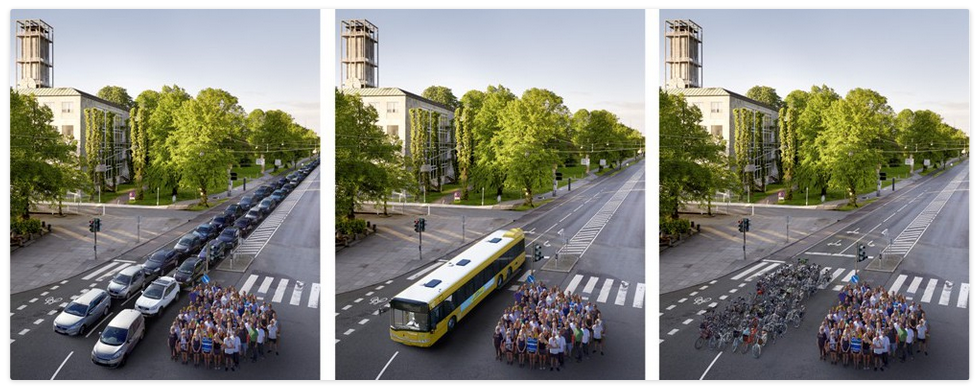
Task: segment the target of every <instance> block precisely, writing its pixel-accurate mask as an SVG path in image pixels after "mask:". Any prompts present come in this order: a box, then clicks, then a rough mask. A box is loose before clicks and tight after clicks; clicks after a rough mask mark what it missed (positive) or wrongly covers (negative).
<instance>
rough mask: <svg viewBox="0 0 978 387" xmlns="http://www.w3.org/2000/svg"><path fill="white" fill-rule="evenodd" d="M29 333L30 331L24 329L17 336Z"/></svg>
mask: <svg viewBox="0 0 978 387" xmlns="http://www.w3.org/2000/svg"><path fill="white" fill-rule="evenodd" d="M30 331H31V330H30V329H24V330H22V331H20V332H18V333H17V334H18V335H21V336H23V335H26V334H27V332H30Z"/></svg>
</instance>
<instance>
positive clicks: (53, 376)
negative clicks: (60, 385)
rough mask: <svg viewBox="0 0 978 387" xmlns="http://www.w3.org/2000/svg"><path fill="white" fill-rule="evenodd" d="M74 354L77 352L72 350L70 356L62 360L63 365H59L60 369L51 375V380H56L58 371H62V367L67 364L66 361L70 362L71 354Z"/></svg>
mask: <svg viewBox="0 0 978 387" xmlns="http://www.w3.org/2000/svg"><path fill="white" fill-rule="evenodd" d="M74 354H75V351H71V353H69V354H68V357H65V360H64V361H62V362H61V365H60V366H58V369H57V370H56V371H54V375H51V380H54V378H56V377H58V372H61V368H62V367H64V366H65V363H67V362H68V359H71V355H74Z"/></svg>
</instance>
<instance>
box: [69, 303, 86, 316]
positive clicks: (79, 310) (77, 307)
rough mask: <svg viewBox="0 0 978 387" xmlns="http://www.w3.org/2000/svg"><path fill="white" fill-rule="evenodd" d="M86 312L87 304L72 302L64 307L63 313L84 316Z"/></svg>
mask: <svg viewBox="0 0 978 387" xmlns="http://www.w3.org/2000/svg"><path fill="white" fill-rule="evenodd" d="M85 312H88V305H85V304H79V303H77V302H72V303H70V304H68V306H66V307H65V313H68V314H70V315H75V316H84V315H85Z"/></svg>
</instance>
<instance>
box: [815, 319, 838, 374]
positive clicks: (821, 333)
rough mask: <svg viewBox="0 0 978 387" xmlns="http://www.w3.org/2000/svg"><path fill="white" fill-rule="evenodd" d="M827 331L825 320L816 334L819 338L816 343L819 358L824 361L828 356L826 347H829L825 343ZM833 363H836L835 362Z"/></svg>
mask: <svg viewBox="0 0 978 387" xmlns="http://www.w3.org/2000/svg"><path fill="white" fill-rule="evenodd" d="M825 331H826V327H825V322H824V321H823V322H822V326H821V327H819V328H818V333H817V334H816V339H817V340H816V343H817V345H818V359H819V360H822V361H824V360H825V358H826V357H828V356H826V348H828V347H827V346H826V345H825V341H826V337H825ZM832 363H833V364H834V363H835V362H832Z"/></svg>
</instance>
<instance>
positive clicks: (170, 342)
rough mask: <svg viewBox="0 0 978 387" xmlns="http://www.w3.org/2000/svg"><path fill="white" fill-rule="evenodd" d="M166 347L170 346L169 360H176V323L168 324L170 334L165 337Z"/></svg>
mask: <svg viewBox="0 0 978 387" xmlns="http://www.w3.org/2000/svg"><path fill="white" fill-rule="evenodd" d="M166 347H167V348H170V360H173V361H176V360H177V353H178V349H177V324H176V323H173V325H171V326H170V335H169V336H167V338H166Z"/></svg>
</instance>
